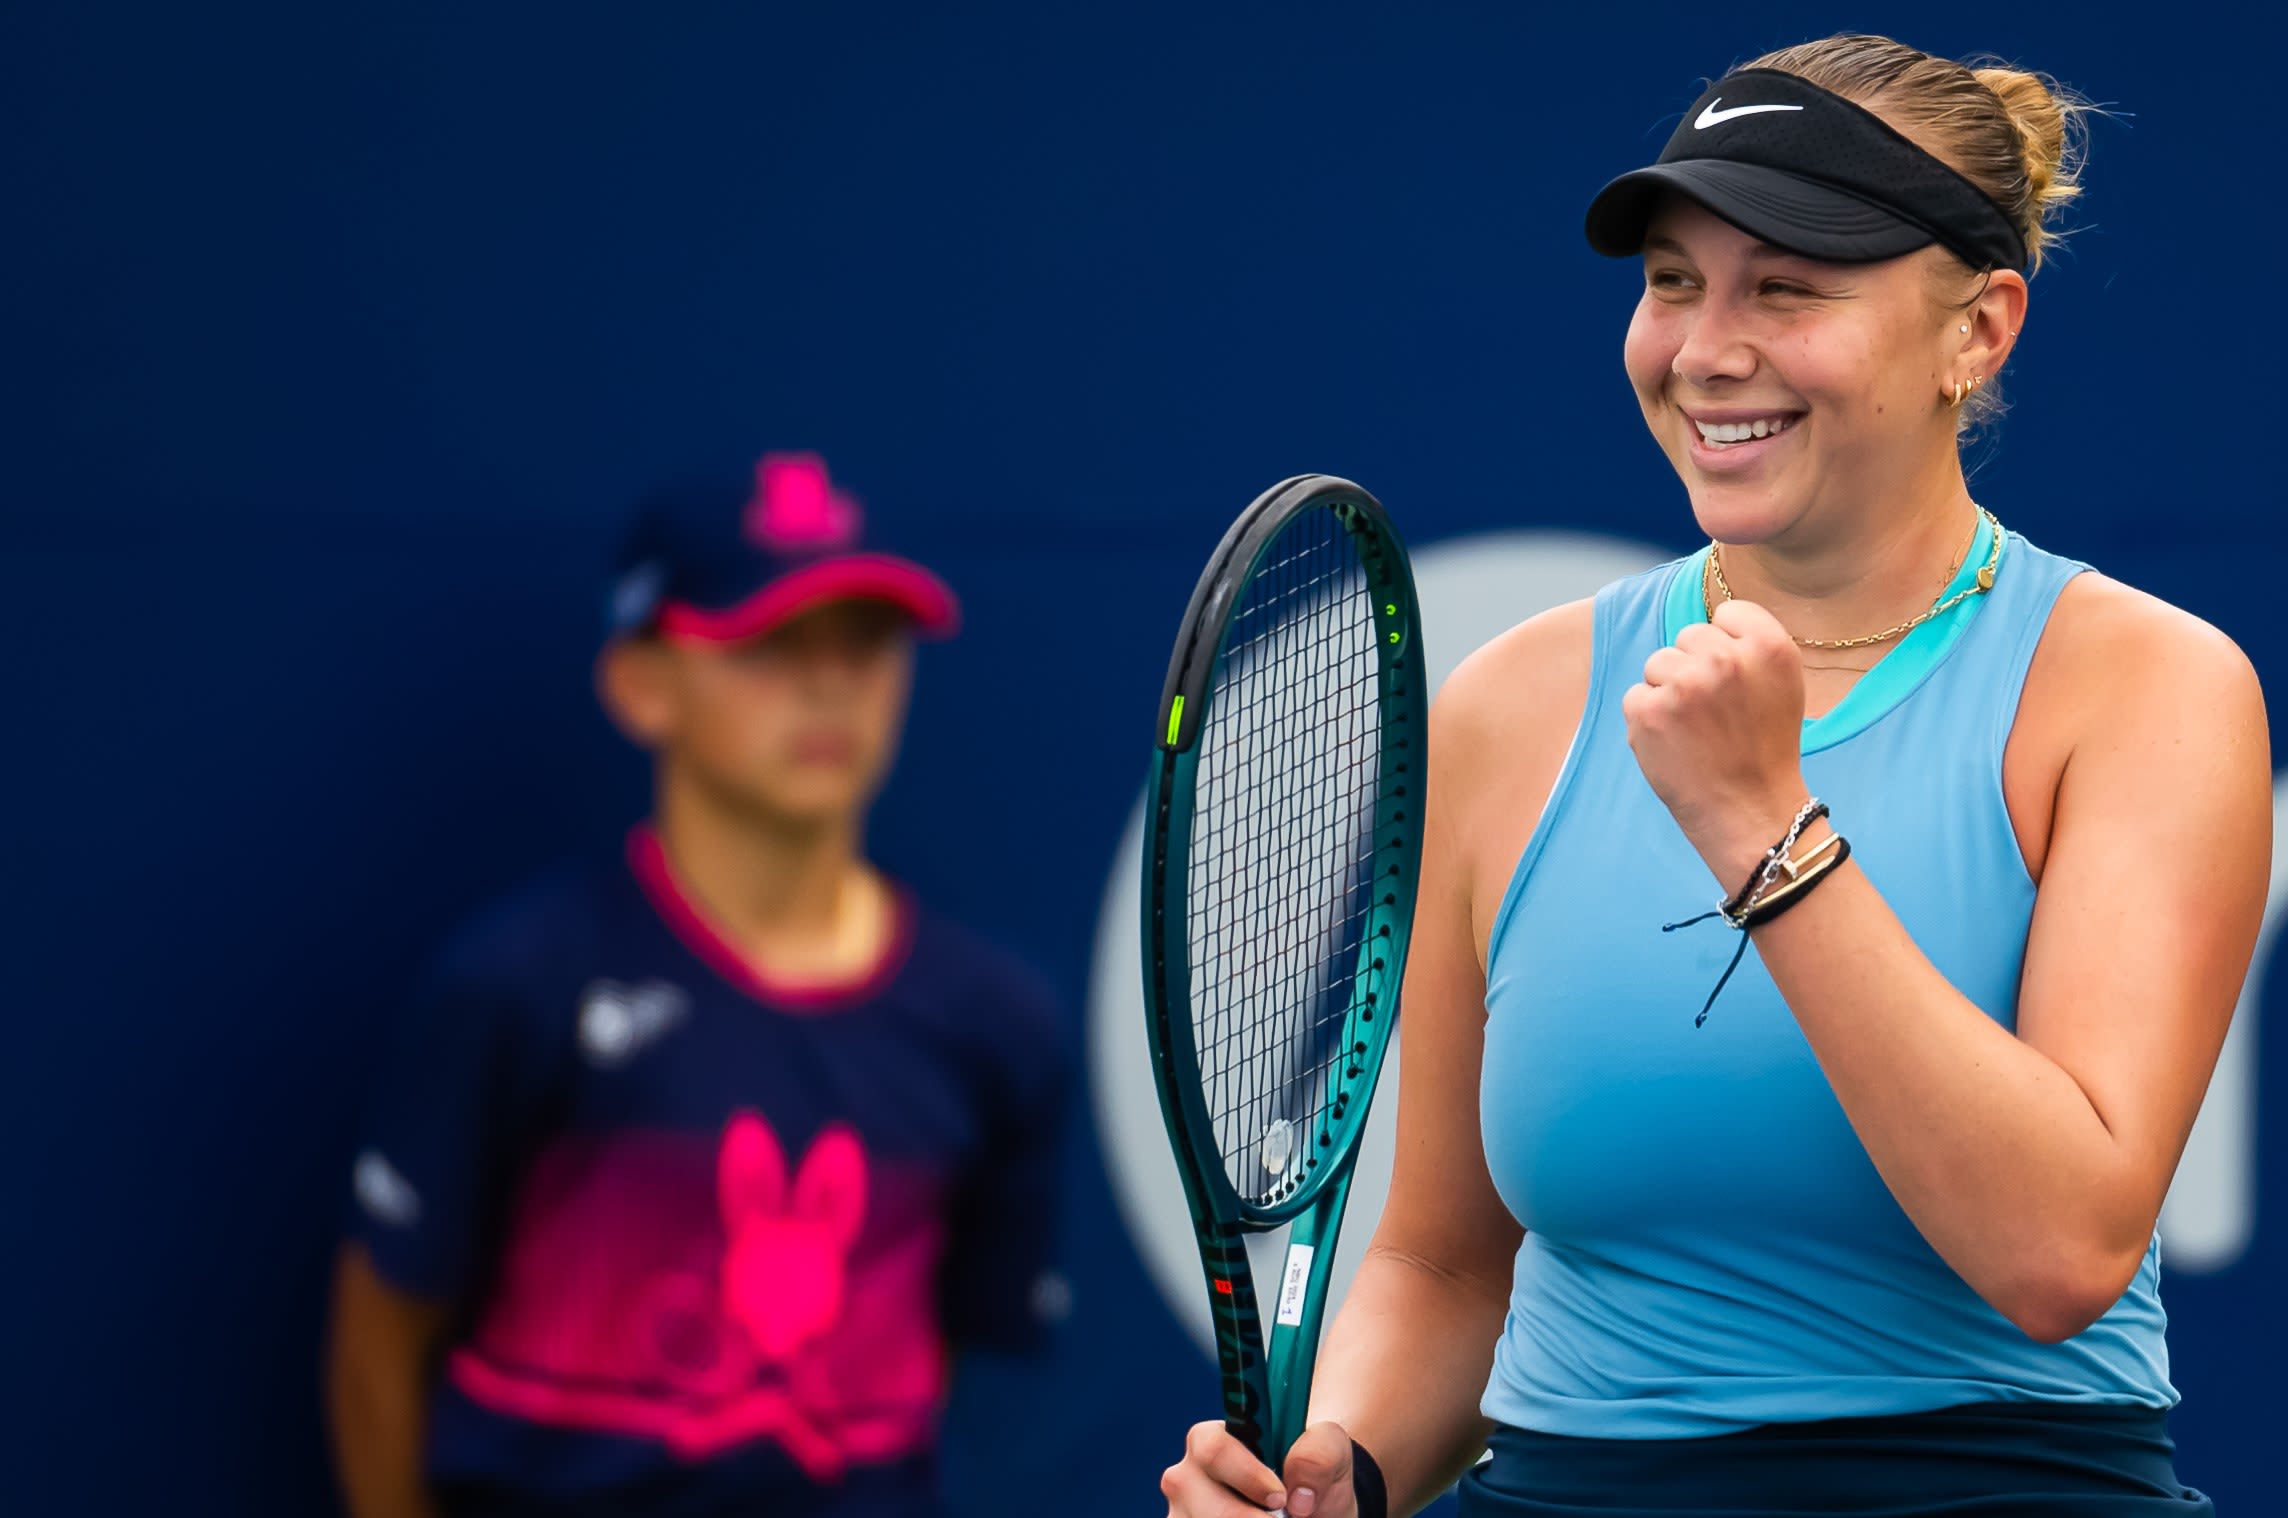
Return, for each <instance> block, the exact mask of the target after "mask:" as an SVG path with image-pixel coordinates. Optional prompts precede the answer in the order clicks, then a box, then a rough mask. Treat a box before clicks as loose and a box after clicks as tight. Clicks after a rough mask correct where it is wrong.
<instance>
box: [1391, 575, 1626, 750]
mask: <svg viewBox="0 0 2288 1518" xmlns="http://www.w3.org/2000/svg"><path fill="white" fill-rule="evenodd" d="M1595 619H1596V610H1595V603H1594V602H1593V601H1588V600H1581V601H1568V602H1566V603H1565V604H1564V605H1562V606H1553V607H1551V608H1550V609H1549V610H1547V611H1545V612H1542V613H1541V614H1540V615H1539V616H1534V617H1528V618H1527V619H1526V620H1525V621H1523V622H1520V623H1518V624H1517V626H1515V627H1513V628H1511V629H1510V630H1509V631H1508V632H1505V633H1503V634H1501V635H1500V636H1499V637H1497V638H1495V639H1493V640H1492V641H1491V642H1489V643H1487V644H1486V645H1484V646H1483V647H1482V648H1480V649H1478V650H1477V651H1476V652H1475V653H1473V654H1471V655H1470V656H1469V657H1468V658H1467V659H1464V660H1463V661H1462V662H1461V664H1460V665H1459V666H1457V667H1456V668H1455V670H1454V673H1453V674H1451V675H1449V676H1448V677H1447V679H1446V684H1445V686H1444V687H1443V688H1442V689H1441V690H1440V691H1439V692H1438V699H1437V700H1436V701H1434V702H1433V703H1432V704H1431V708H1430V721H1431V724H1432V732H1433V734H1436V733H1438V732H1440V731H1444V732H1447V733H1450V734H1451V735H1452V736H1453V737H1454V738H1455V739H1456V740H1457V741H1464V742H1466V741H1469V740H1472V739H1476V740H1485V739H1498V738H1502V737H1505V736H1509V735H1510V734H1511V733H1512V732H1514V730H1516V729H1517V728H1519V727H1523V726H1528V725H1531V726H1546V725H1547V724H1548V722H1549V717H1550V713H1551V711H1552V710H1553V708H1555V707H1558V706H1564V707H1565V711H1564V715H1565V722H1564V727H1565V733H1564V735H1563V736H1564V737H1565V738H1570V737H1571V735H1572V725H1573V724H1572V719H1574V718H1575V717H1578V716H1579V715H1580V707H1581V702H1582V701H1584V700H1586V699H1587V697H1588V693H1589V641H1590V635H1591V631H1592V628H1593V626H1594V624H1595ZM1567 697H1571V698H1572V700H1571V701H1570V703H1569V704H1568V703H1566V698H1567ZM1433 742H1435V738H1433Z"/></svg>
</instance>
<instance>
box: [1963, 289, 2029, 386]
mask: <svg viewBox="0 0 2288 1518" xmlns="http://www.w3.org/2000/svg"><path fill="white" fill-rule="evenodd" d="M2026 299H2027V297H2026V276H2025V275H2023V274H2020V273H2019V272H2018V271H2017V270H2015V269H1997V270H1995V271H1994V272H1993V274H1991V275H1989V276H1988V277H1987V280H1986V284H1985V288H1984V289H1983V290H1981V291H1980V292H1979V296H1978V300H1977V302H1976V303H1975V304H1973V305H1971V306H1970V307H1968V308H1967V309H1965V310H1964V311H1962V312H1961V313H1960V314H1959V315H1957V316H1956V317H1955V318H1954V320H1953V322H1952V323H1951V325H1952V327H1953V328H1954V329H1955V330H1953V331H1950V332H1949V333H1948V334H1947V336H1948V337H1949V338H1951V339H1953V340H1954V343H1955V348H1954V352H1955V359H1954V364H1955V367H1956V368H1957V369H1958V370H1959V371H1960V373H1959V374H1957V375H1955V376H1952V377H1953V378H1960V379H1972V378H1977V379H1981V380H1991V379H1993V378H1994V376H1995V375H1997V374H2000V373H2001V372H2002V366H2003V365H2004V364H2006V363H2008V362H2009V361H2010V350H2011V349H2013V348H2015V347H2016V346H2017V345H2018V334H2019V332H2020V331H2022V330H2023V329H2024V328H2025V325H2026ZM1963 327H1968V328H1969V329H1970V330H1969V331H1968V332H1967V333H1965V332H1963V331H1961V330H1960V329H1961V328H1963Z"/></svg>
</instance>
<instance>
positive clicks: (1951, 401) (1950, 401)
mask: <svg viewBox="0 0 2288 1518" xmlns="http://www.w3.org/2000/svg"><path fill="white" fill-rule="evenodd" d="M1939 393H1940V394H1941V395H1943V396H1945V397H1946V405H1947V409H1948V410H1950V411H1951V410H1953V409H1954V408H1955V407H1957V406H1960V405H1961V404H1962V398H1963V397H1964V396H1965V395H1967V394H1969V393H1970V391H1969V387H1967V386H1966V385H1964V384H1963V382H1962V381H1961V380H1956V381H1955V382H1954V384H1953V386H1952V388H1950V389H1947V390H1942V391H1940V392H1939Z"/></svg>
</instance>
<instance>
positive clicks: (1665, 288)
mask: <svg viewBox="0 0 2288 1518" xmlns="http://www.w3.org/2000/svg"><path fill="white" fill-rule="evenodd" d="M1645 287H1646V288H1647V289H1650V290H1658V291H1661V292H1662V293H1664V294H1665V293H1668V292H1670V291H1677V290H1689V289H1691V288H1692V277H1691V276H1690V275H1688V274H1686V273H1685V272H1684V271H1683V270H1682V269H1647V270H1645Z"/></svg>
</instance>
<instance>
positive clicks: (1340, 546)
mask: <svg viewBox="0 0 2288 1518" xmlns="http://www.w3.org/2000/svg"><path fill="white" fill-rule="evenodd" d="M1427 697H1428V692H1427V689H1426V683H1425V680H1424V678H1423V671H1422V640H1421V618H1420V609H1419V607H1418V605H1417V604H1416V600H1415V592H1414V582H1413V576H1412V573H1411V570H1410V567H1409V565H1408V561H1407V557H1406V550H1405V545H1404V544H1403V543H1402V542H1401V541H1400V539H1399V537H1398V534H1397V533H1396V531H1395V530H1394V529H1393V528H1392V526H1391V524H1390V520H1389V517H1388V515H1387V513H1386V512H1385V511H1384V510H1383V508H1382V506H1381V504H1380V503H1379V502H1377V501H1376V500H1375V499H1374V497H1373V496H1372V495H1370V494H1368V493H1367V492H1366V491H1365V490H1363V489H1361V488H1360V487H1359V486H1357V485H1355V484H1352V483H1351V482H1349V481H1347V480H1341V479H1336V478H1333V477H1331V476H1326V475H1303V476H1297V477H1295V478H1293V479H1290V480H1285V481H1282V482H1281V483H1280V484H1278V485H1275V486H1273V487H1272V488H1271V489H1270V490H1268V491H1266V492H1264V493H1263V494H1262V495H1261V496H1259V497H1257V499H1256V500H1255V502H1254V503H1253V504H1251V505H1250V506H1249V508H1248V509H1247V510H1246V511H1245V512H1243V513H1242V514H1241V515H1240V517H1239V519H1238V520H1237V521H1235V522H1234V523H1233V524H1232V527H1231V529H1230V530H1229V531H1228V532H1227V533H1226V534H1225V536H1224V539H1223V541H1222V543H1220V544H1219V545H1218V547H1217V550H1216V553H1215V554H1214V556H1213V557H1212V558H1211V559H1210V561H1209V563H1208V567H1207V570H1206V572H1205V573H1203V575H1202V576H1201V578H1200V582H1199V585H1198V587H1197V588H1196V589H1195V590H1194V592H1193V595H1192V600H1191V604H1190V606H1189V607H1188V608H1187V610H1186V614H1185V619H1184V624H1183V629H1182V632H1181V633H1180V634H1179V636H1178V639H1177V642H1176V648H1175V652H1174V655H1173V656H1172V658H1171V660H1170V664H1169V670H1168V676H1167V681H1166V684H1165V686H1164V688H1163V691H1162V696H1161V708H1160V714H1159V715H1160V723H1159V733H1158V737H1159V750H1160V752H1159V755H1158V765H1157V767H1156V771H1155V775H1154V785H1153V791H1152V797H1151V801H1150V804H1149V806H1148V809H1147V838H1146V847H1145V858H1144V867H1145V874H1146V879H1145V891H1144V943H1145V979H1146V1005H1147V1009H1148V1014H1149V1017H1148V1020H1149V1023H1150V1032H1151V1038H1152V1047H1153V1055H1154V1062H1155V1065H1156V1067H1157V1068H1158V1071H1159V1075H1160V1085H1161V1111H1162V1116H1163V1118H1164V1119H1165V1120H1166V1123H1167V1127H1168V1132H1169V1137H1170V1140H1171V1142H1172V1144H1173V1145H1174V1147H1175V1148H1176V1150H1177V1152H1178V1155H1179V1160H1180V1163H1179V1169H1180V1170H1182V1171H1183V1172H1184V1174H1185V1184H1186V1189H1187V1191H1188V1192H1190V1193H1191V1200H1192V1204H1193V1213H1194V1216H1195V1218H1198V1219H1207V1218H1216V1219H1227V1220H1231V1221H1234V1222H1236V1223H1238V1224H1239V1225H1241V1226H1243V1227H1245V1228H1249V1229H1260V1228H1268V1227H1272V1226H1276V1225H1278V1224H1281V1223H1284V1222H1287V1221H1289V1220H1291V1219H1293V1218H1295V1217H1296V1216H1298V1215H1299V1214H1301V1213H1302V1212H1304V1211H1305V1209H1307V1208H1309V1207H1311V1206H1312V1204H1313V1202H1314V1200H1315V1199H1316V1198H1317V1197H1319V1196H1320V1195H1321V1194H1322V1193H1323V1192H1324V1191H1325V1190H1326V1189H1327V1188H1328V1187H1329V1186H1330V1185H1331V1184H1332V1183H1333V1182H1334V1181H1335V1180H1336V1179H1337V1178H1338V1177H1340V1176H1344V1175H1347V1174H1348V1171H1349V1168H1350V1166H1351V1164H1352V1162H1353V1160H1354V1159H1355V1157H1356V1153H1357V1147H1358V1141H1359V1137H1360V1134H1361V1133H1362V1132H1363V1129H1364V1126H1365V1118H1366V1111H1367V1107H1368V1103H1369V1099H1370V1098H1371V1096H1372V1094H1373V1091H1374V1086H1375V1082H1376V1079H1377V1078H1378V1076H1379V1075H1380V1073H1381V1068H1382V1063H1383V1058H1384V1055H1385V1052H1386V1051H1387V1049H1388V1047H1389V1041H1390V1038H1391V1036H1392V1032H1393V1029H1394V1028H1395V1025H1396V1021H1397V1013H1398V987H1399V984H1400V981H1401V979H1402V977H1403V975H1404V971H1405V963H1406V947H1407V938H1408V926H1409V924H1410V923H1411V921H1412V917H1413V909H1414V900H1415V892H1416V888H1417V884H1418V880H1419V873H1420V859H1421V847H1420V828H1419V822H1420V819H1421V816H1422V807H1421V803H1422V798H1423V784H1422V782H1423V777H1424V765H1423V760H1424V755H1425V742H1426V736H1425V735H1426V711H1427ZM1187 1156H1188V1159H1187V1158H1186V1157H1187ZM1218 1289H1219V1290H1220V1288H1218Z"/></svg>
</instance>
